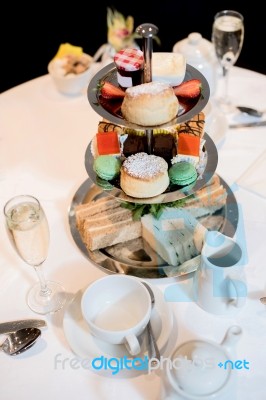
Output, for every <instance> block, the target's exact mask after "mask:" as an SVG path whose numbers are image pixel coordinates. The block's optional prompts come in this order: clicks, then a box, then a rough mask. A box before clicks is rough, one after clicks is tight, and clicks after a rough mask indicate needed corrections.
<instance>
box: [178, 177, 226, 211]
mask: <svg viewBox="0 0 266 400" xmlns="http://www.w3.org/2000/svg"><path fill="white" fill-rule="evenodd" d="M226 200H227V191H226V189H225V187H224V186H223V185H222V184H221V180H220V177H219V176H218V175H217V174H214V175H213V176H212V178H211V179H210V180H209V182H208V183H207V184H206V185H205V186H204V187H203V188H202V189H200V190H198V191H197V192H196V193H195V194H194V195H193V196H191V197H189V198H188V199H187V200H186V202H185V205H184V208H185V209H186V210H187V211H188V212H190V214H192V215H193V216H194V217H196V218H201V217H204V216H207V215H212V214H214V213H215V212H216V211H218V210H220V209H221V208H222V207H224V206H225V204H226Z"/></svg>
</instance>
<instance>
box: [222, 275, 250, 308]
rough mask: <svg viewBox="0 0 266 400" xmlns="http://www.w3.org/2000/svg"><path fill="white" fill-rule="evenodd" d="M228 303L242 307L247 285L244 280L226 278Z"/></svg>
mask: <svg viewBox="0 0 266 400" xmlns="http://www.w3.org/2000/svg"><path fill="white" fill-rule="evenodd" d="M227 290H228V304H233V305H234V306H235V307H242V306H243V305H244V304H245V299H246V297H247V286H246V284H245V283H244V282H242V281H238V280H235V279H230V278H228V280H227Z"/></svg>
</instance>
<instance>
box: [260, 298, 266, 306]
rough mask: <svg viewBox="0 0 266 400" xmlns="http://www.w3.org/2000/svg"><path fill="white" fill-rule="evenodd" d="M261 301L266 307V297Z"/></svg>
mask: <svg viewBox="0 0 266 400" xmlns="http://www.w3.org/2000/svg"><path fill="white" fill-rule="evenodd" d="M260 301H261V303H262V304H264V305H266V297H261V298H260Z"/></svg>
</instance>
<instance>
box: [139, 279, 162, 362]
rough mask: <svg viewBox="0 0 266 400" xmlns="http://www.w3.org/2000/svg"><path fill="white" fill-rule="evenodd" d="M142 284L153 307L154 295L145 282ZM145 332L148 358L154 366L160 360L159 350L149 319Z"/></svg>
mask: <svg viewBox="0 0 266 400" xmlns="http://www.w3.org/2000/svg"><path fill="white" fill-rule="evenodd" d="M142 283H143V285H144V286H145V287H146V289H147V290H148V292H149V294H150V297H151V304H152V307H154V304H155V297H154V293H153V291H152V289H151V288H150V286H149V285H148V284H147V283H146V282H142ZM147 332H148V344H149V349H148V352H149V358H150V359H152V361H151V364H152V365H153V366H154V365H156V364H157V363H158V362H160V358H161V355H160V351H159V349H158V346H157V343H156V340H155V337H154V334H153V331H152V327H151V323H150V321H149V322H148V325H147Z"/></svg>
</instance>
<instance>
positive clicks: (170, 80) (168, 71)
mask: <svg viewBox="0 0 266 400" xmlns="http://www.w3.org/2000/svg"><path fill="white" fill-rule="evenodd" d="M185 72H186V59H185V57H184V56H183V54H181V53H173V52H172V53H164V52H162V53H161V52H154V53H153V54H152V80H153V82H164V83H167V84H168V85H170V86H177V85H180V83H181V82H182V81H183V80H184V77H185Z"/></svg>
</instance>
